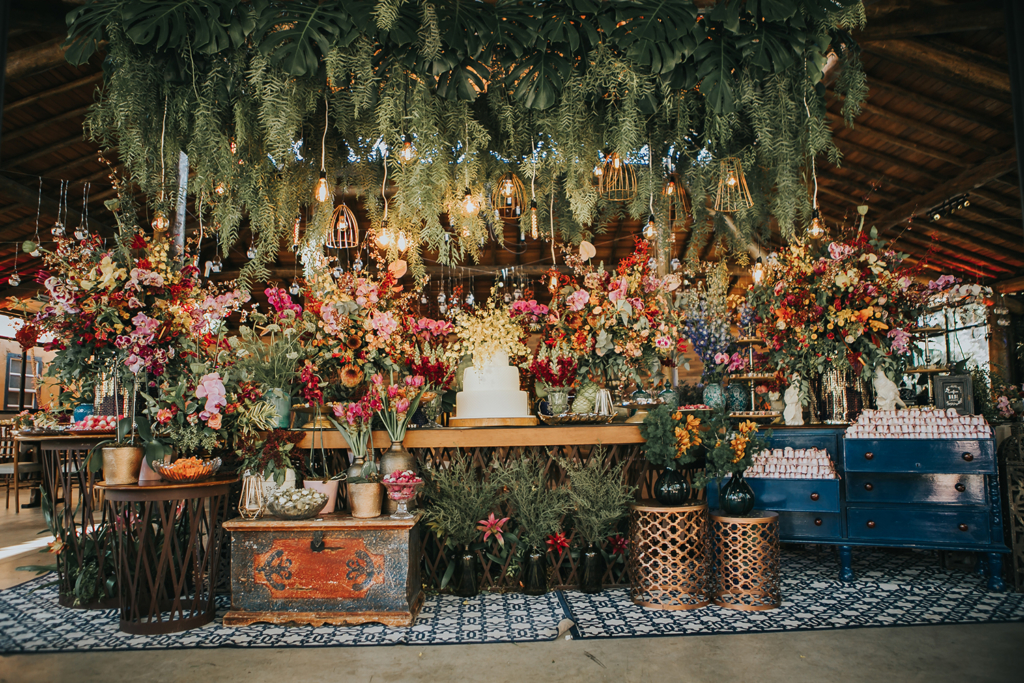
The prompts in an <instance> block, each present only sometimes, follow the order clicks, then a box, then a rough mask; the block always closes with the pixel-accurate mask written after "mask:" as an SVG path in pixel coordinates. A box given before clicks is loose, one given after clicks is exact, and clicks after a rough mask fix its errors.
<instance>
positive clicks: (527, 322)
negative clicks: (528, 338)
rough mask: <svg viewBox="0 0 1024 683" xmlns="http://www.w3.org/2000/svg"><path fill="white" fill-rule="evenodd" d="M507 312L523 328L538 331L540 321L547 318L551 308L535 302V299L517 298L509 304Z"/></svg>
mask: <svg viewBox="0 0 1024 683" xmlns="http://www.w3.org/2000/svg"><path fill="white" fill-rule="evenodd" d="M508 312H509V315H510V316H512V319H513V320H515V321H516V322H517V323H519V324H520V325H521V326H523V327H524V328H527V329H529V330H532V331H534V332H539V331H540V329H541V323H542V322H544V321H545V320H547V318H548V315H549V314H550V312H551V309H549V308H548V307H547V306H545V305H544V304H539V303H537V300H536V299H529V300H527V299H517V300H516V301H513V302H512V305H511V306H509V309H508Z"/></svg>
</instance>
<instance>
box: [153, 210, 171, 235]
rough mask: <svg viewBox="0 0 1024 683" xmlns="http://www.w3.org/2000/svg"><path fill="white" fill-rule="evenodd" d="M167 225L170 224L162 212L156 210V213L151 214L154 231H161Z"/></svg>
mask: <svg viewBox="0 0 1024 683" xmlns="http://www.w3.org/2000/svg"><path fill="white" fill-rule="evenodd" d="M169 225H170V222H169V221H168V220H167V218H166V217H164V215H163V214H162V213H160V212H159V211H157V212H156V215H155V216H153V223H152V226H153V231H154V232H163V231H164V230H166V229H167V226H169Z"/></svg>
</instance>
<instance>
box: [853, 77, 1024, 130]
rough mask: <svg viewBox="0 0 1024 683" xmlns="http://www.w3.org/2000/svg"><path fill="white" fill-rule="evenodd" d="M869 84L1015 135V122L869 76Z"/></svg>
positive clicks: (943, 111) (923, 104)
mask: <svg viewBox="0 0 1024 683" xmlns="http://www.w3.org/2000/svg"><path fill="white" fill-rule="evenodd" d="M868 83H870V85H871V89H872V90H878V91H881V92H886V93H889V94H890V95H894V96H896V97H899V98H901V99H905V100H907V101H908V102H913V103H914V104H919V105H921V106H922V107H928V108H929V109H934V110H935V111H937V112H939V113H942V114H948V115H950V116H955V117H957V118H960V119H964V120H965V121H970V122H971V123H974V124H977V125H979V126H983V127H985V128H988V129H990V130H994V131H998V132H1000V133H1006V134H1012V133H1013V122H1012V121H1005V120H1002V119H997V118H995V117H992V116H989V115H988V114H986V113H983V112H976V111H972V110H970V109H967V108H965V107H964V106H963V105H962V104H950V103H948V102H939V101H937V100H934V99H932V98H930V97H927V96H925V95H921V94H920V93H916V92H913V91H912V90H908V89H907V88H906V87H904V86H902V85H900V84H899V83H889V82H888V81H885V80H883V79H882V78H880V77H874V76H869V77H868Z"/></svg>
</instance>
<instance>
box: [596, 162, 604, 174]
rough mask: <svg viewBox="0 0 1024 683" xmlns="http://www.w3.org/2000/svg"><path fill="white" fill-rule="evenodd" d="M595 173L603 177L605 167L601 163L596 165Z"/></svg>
mask: <svg viewBox="0 0 1024 683" xmlns="http://www.w3.org/2000/svg"><path fill="white" fill-rule="evenodd" d="M594 175H596V176H598V177H601V176H603V175H604V169H603V168H601V164H598V165H597V166H594Z"/></svg>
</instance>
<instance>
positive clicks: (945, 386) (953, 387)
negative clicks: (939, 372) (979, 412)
mask: <svg viewBox="0 0 1024 683" xmlns="http://www.w3.org/2000/svg"><path fill="white" fill-rule="evenodd" d="M935 407H936V408H956V412H958V413H959V414H961V415H973V414H974V393H973V391H972V388H971V376H970V375H947V376H944V377H936V378H935Z"/></svg>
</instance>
